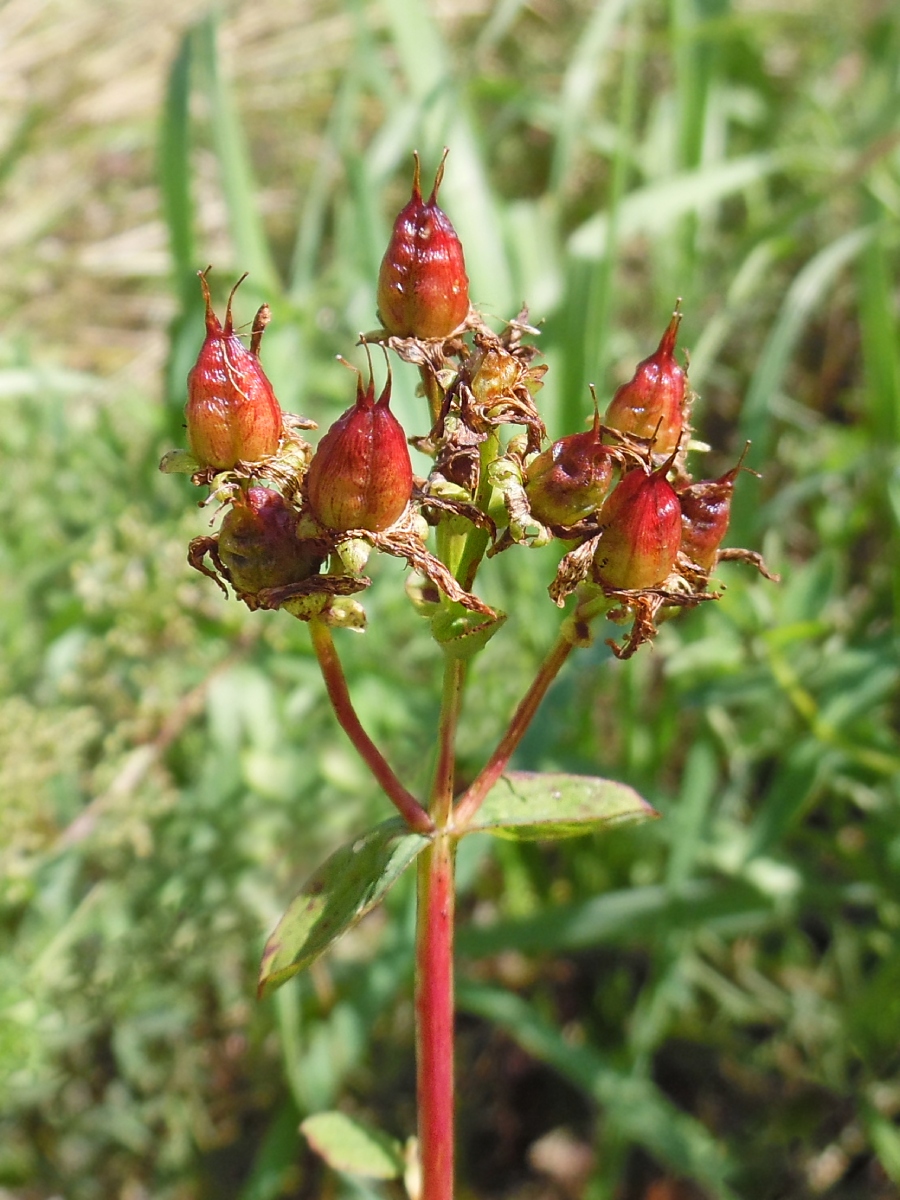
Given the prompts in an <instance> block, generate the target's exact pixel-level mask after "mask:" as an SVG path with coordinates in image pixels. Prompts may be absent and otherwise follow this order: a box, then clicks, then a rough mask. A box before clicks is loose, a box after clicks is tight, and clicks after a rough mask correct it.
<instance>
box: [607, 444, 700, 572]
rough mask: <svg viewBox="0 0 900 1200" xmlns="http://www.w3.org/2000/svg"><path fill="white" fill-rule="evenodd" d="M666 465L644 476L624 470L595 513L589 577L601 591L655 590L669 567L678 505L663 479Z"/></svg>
mask: <svg viewBox="0 0 900 1200" xmlns="http://www.w3.org/2000/svg"><path fill="white" fill-rule="evenodd" d="M669 466H670V464H669V463H666V464H664V465H663V466H662V467H661V468H660V469H659V470H658V471H653V472H652V473H651V474H649V475H648V474H647V473H646V472H644V471H643V470H642V469H641V468H640V467H638V468H637V469H635V470H633V471H629V472H628V474H627V475H625V476H624V478H623V479H622V480H621V482H620V483H619V484H618V486H617V487H615V488H614V489H613V491H612V492H611V493H610V495H609V498H608V500H607V501H606V503H605V504H604V505H603V508H602V509H601V510H600V518H599V520H600V528H601V529H602V531H603V532H602V534H601V536H600V541H599V542H598V544H597V550H596V552H595V554H594V576H595V578H596V579H597V580H598V582H600V583H604V584H606V585H607V587H613V588H623V589H640V588H652V587H658V586H659V584H661V583H662V582H663V581H664V580H665V578H666V576H667V575H668V574H669V572H670V571H671V570H672V567H673V566H674V565H675V559H676V556H677V554H678V547H679V544H680V542H681V505H680V504H679V502H678V496H677V495H676V493H675V489H674V488H673V487H672V485H671V484H670V483H669V481H668V480H667V479H666V470H667V469H668V467H669Z"/></svg>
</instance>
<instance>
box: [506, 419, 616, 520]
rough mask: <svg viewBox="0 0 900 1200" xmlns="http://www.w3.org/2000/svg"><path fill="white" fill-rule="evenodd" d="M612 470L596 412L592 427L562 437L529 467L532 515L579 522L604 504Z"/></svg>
mask: <svg viewBox="0 0 900 1200" xmlns="http://www.w3.org/2000/svg"><path fill="white" fill-rule="evenodd" d="M612 474H613V463H612V457H611V452H610V447H609V446H605V445H604V444H603V439H602V435H601V432H600V418H599V415H598V414H596V413H595V416H594V425H593V428H592V429H588V430H586V431H585V432H584V433H570V434H568V435H567V436H566V437H562V438H560V439H559V440H558V441H556V442H554V443H553V445H552V446H548V448H547V449H546V450H542V451H541V453H540V454H538V455H537V457H536V458H533V459H532V460H531V462H530V463H529V464H528V466H527V467H526V469H525V491H526V493H527V495H528V503H529V505H530V507H531V512H532V515H533V516H534V517H536V518H537V520H538V521H541V522H542V523H543V524H544V525H558V526H564V527H565V526H570V525H577V524H578V522H579V521H583V520H585V519H586V518H587V517H589V516H590V515H591V513H593V512H596V511H597V509H598V508H599V507H600V506H601V504H602V503H603V501H604V499H605V497H606V493H607V492H608V491H609V485H610V482H611V480H612Z"/></svg>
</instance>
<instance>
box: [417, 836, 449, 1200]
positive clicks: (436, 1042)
mask: <svg viewBox="0 0 900 1200" xmlns="http://www.w3.org/2000/svg"><path fill="white" fill-rule="evenodd" d="M453 853H454V844H453V839H452V838H451V837H450V836H449V835H448V834H446V833H439V834H438V835H437V837H436V838H435V840H434V842H433V843H432V844H431V845H430V846H429V847H428V848H427V849H426V850H425V851H424V853H423V854H421V855H420V856H419V863H418V920H417V923H416V1082H417V1092H418V1109H419V1158H420V1166H421V1171H422V1186H421V1191H420V1195H421V1197H422V1200H453V1098H454V1093H453V918H454V879H453Z"/></svg>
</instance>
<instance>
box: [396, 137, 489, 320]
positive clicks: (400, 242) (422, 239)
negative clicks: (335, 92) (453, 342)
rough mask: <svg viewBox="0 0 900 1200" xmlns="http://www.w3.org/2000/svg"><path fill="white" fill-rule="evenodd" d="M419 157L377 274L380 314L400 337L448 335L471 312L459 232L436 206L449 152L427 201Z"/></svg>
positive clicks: (439, 168)
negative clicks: (405, 200) (410, 188)
mask: <svg viewBox="0 0 900 1200" xmlns="http://www.w3.org/2000/svg"><path fill="white" fill-rule="evenodd" d="M414 157H415V160H416V167H415V173H414V174H413V186H412V198H411V199H410V201H409V204H407V206H406V207H405V208H404V209H403V210H402V211H401V212H400V215H399V216H398V217H397V220H396V221H395V222H394V230H393V233H392V234H391V240H390V242H389V243H388V248H387V250H386V251H385V254H384V258H383V259H382V260H381V269H380V271H379V273H378V317H379V320H380V321H381V323H382V325H383V326H384V327H385V329H387V331H388V332H389V333H391V334H393V335H395V336H396V337H416V338H444V337H447V336H448V334H451V333H452V332H453V330H454V329H456V328H457V327H458V326H459V325H461V324H462V323H463V321H465V319H466V316H467V315H468V312H469V280H468V278H467V276H466V264H465V261H464V259H463V249H462V246H461V244H460V241H459V238H458V237H457V236H456V230H455V229H454V228H453V226H452V225H451V224H450V220H449V218H448V217H447V215H446V214H445V213H444V212H443V211H442V210H441V209H440V208H438V204H437V194H438V188H439V187H440V186H441V180H442V179H443V177H444V162H445V161H446V158H447V151H446V150H445V151H444V157H443V158H442V159H441V165H440V166H439V167H438V169H437V174H436V176H435V179H434V187H433V188H432V189H431V195H430V196H429V197H428V200H427V201H424V202H423V200H422V192H421V190H420V185H419V156H418V154H415V155H414Z"/></svg>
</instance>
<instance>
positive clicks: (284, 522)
mask: <svg viewBox="0 0 900 1200" xmlns="http://www.w3.org/2000/svg"><path fill="white" fill-rule="evenodd" d="M298 515H299V514H298V513H297V512H296V511H295V510H294V509H292V508H291V506H290V505H289V504H288V502H287V501H286V500H285V499H284V497H283V496H281V495H280V494H279V493H278V492H274V491H272V490H271V489H270V488H263V487H252V488H247V489H246V490H245V491H241V492H238V493H237V495H236V496H235V498H234V501H233V502H232V505H231V507H230V508H229V510H228V512H227V513H226V514H225V519H224V520H223V522H222V528H221V529H220V530H219V537H218V544H217V551H218V555H219V559H220V560H221V562H222V565H223V566H224V567H225V568H226V569H227V571H228V574H229V576H230V577H231V582H232V583H233V585H234V587H235V590H236V591H238V592H242V593H245V594H247V595H250V596H256V595H257V594H258V593H259V592H261V591H263V590H264V589H266V588H278V587H286V586H287V585H288V584H291V583H300V582H302V581H303V580H304V579H309V577H310V576H311V575H314V574H315V573H316V572H317V571H318V569H319V567H320V566H321V564H322V555H321V553H320V552H318V551H316V550H314V549H313V547H312V544H311V543H310V542H308V541H301V540H300V539H299V538H298V537H297V521H298Z"/></svg>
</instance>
